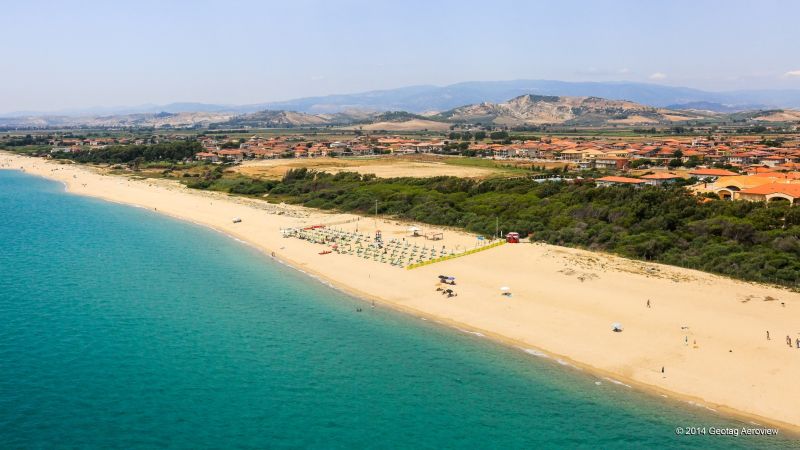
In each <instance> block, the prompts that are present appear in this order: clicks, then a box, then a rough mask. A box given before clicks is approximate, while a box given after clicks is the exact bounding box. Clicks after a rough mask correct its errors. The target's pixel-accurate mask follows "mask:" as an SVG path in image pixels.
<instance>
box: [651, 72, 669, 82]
mask: <svg viewBox="0 0 800 450" xmlns="http://www.w3.org/2000/svg"><path fill="white" fill-rule="evenodd" d="M648 78H650V79H651V80H663V79H664V78H667V74H665V73H661V72H656V73H654V74H652V75H650V76H649V77H648Z"/></svg>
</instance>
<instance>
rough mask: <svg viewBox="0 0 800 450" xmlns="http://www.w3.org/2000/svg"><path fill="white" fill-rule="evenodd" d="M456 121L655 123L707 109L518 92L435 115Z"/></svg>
mask: <svg viewBox="0 0 800 450" xmlns="http://www.w3.org/2000/svg"><path fill="white" fill-rule="evenodd" d="M434 117H437V118H440V119H442V120H446V121H449V122H455V123H482V124H494V125H503V126H524V125H543V124H559V125H580V126H599V125H612V124H625V125H655V124H662V125H664V124H671V123H675V122H682V121H688V120H696V119H704V118H708V117H710V113H707V114H702V113H699V112H686V111H677V110H669V109H664V108H654V107H651V106H645V105H641V104H638V103H634V102H630V101H625V100H607V99H603V98H599V97H557V96H544V95H530V94H528V95H521V96H519V97H516V98H513V99H511V100H509V101H507V102H503V103H489V102H484V103H479V104H474V105H467V106H462V107H459V108H454V109H451V110H449V111H446V112H443V113H441V114H438V115H437V116H434Z"/></svg>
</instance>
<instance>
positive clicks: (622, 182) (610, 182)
mask: <svg viewBox="0 0 800 450" xmlns="http://www.w3.org/2000/svg"><path fill="white" fill-rule="evenodd" d="M594 181H595V183H596V184H597V185H598V186H602V187H608V186H641V185H643V184H645V180H640V179H638V178H628V177H603V178H598V179H596V180H594Z"/></svg>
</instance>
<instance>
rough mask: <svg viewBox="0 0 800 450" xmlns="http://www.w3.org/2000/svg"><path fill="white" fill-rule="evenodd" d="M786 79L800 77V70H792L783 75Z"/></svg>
mask: <svg viewBox="0 0 800 450" xmlns="http://www.w3.org/2000/svg"><path fill="white" fill-rule="evenodd" d="M783 76H785V77H800V70H790V71H788V72H786V73H785V74H783Z"/></svg>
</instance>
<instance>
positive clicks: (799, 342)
mask: <svg viewBox="0 0 800 450" xmlns="http://www.w3.org/2000/svg"><path fill="white" fill-rule="evenodd" d="M797 348H800V338H797Z"/></svg>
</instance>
